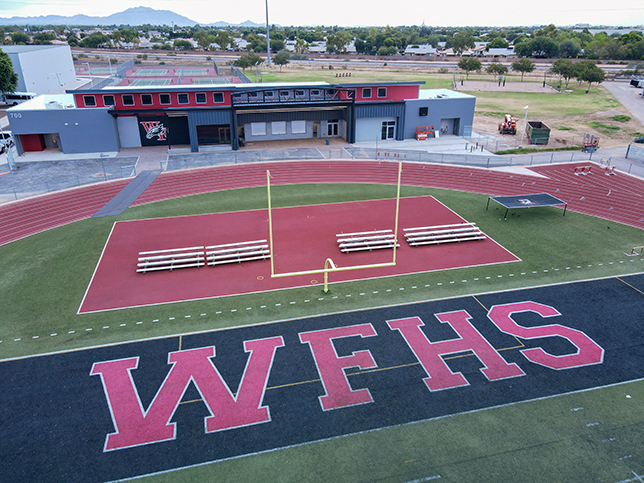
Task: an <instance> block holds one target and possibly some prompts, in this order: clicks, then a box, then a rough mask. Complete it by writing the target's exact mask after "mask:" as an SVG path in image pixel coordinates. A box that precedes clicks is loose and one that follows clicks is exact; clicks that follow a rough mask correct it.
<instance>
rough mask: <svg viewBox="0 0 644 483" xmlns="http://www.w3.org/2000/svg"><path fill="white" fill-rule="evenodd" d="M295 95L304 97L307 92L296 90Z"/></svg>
mask: <svg viewBox="0 0 644 483" xmlns="http://www.w3.org/2000/svg"><path fill="white" fill-rule="evenodd" d="M295 95H296V96H298V97H304V96H305V95H306V91H305V90H304V89H295Z"/></svg>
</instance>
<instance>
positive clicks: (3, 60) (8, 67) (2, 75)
mask: <svg viewBox="0 0 644 483" xmlns="http://www.w3.org/2000/svg"><path fill="white" fill-rule="evenodd" d="M17 86H18V74H16V73H15V72H14V70H13V64H12V63H11V59H10V58H9V54H7V53H6V52H3V51H2V50H0V91H2V92H14V91H15V90H16V87H17Z"/></svg>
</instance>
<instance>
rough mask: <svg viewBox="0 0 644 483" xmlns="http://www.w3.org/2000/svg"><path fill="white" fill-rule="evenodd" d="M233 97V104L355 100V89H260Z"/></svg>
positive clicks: (236, 94)
mask: <svg viewBox="0 0 644 483" xmlns="http://www.w3.org/2000/svg"><path fill="white" fill-rule="evenodd" d="M231 97H232V101H233V105H262V104H296V103H299V102H307V103H311V102H313V103H329V102H353V100H354V99H355V91H354V90H353V89H338V88H298V89H294V88H292V89H261V90H260V89H258V90H255V91H248V92H239V93H234V94H232V96H231Z"/></svg>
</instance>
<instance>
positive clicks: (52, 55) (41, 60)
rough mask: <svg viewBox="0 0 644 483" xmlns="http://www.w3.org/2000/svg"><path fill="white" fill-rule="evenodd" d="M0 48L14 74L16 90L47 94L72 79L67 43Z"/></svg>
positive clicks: (70, 53) (72, 66)
mask: <svg viewBox="0 0 644 483" xmlns="http://www.w3.org/2000/svg"><path fill="white" fill-rule="evenodd" d="M2 50H3V51H5V52H7V53H8V54H9V58H10V59H11V63H12V64H13V70H14V72H15V73H16V74H18V86H17V87H16V91H18V92H35V93H36V94H47V93H49V92H54V91H59V90H60V89H61V87H62V86H64V85H66V84H69V83H71V82H75V81H76V71H75V70H74V62H73V60H72V52H71V49H70V48H69V45H42V46H33V45H7V46H4V47H3V48H2Z"/></svg>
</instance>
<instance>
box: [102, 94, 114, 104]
mask: <svg viewBox="0 0 644 483" xmlns="http://www.w3.org/2000/svg"><path fill="white" fill-rule="evenodd" d="M103 105H105V106H114V105H116V103H115V102H114V96H103Z"/></svg>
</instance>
